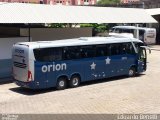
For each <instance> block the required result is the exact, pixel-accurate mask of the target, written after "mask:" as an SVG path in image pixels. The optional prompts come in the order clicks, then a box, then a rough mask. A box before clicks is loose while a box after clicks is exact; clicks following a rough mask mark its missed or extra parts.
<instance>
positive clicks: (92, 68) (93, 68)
mask: <svg viewBox="0 0 160 120" xmlns="http://www.w3.org/2000/svg"><path fill="white" fill-rule="evenodd" d="M90 66H91V70H95V69H96V64H95V63H94V62H93V63H92V64H91V65H90Z"/></svg>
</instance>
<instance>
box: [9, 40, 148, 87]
mask: <svg viewBox="0 0 160 120" xmlns="http://www.w3.org/2000/svg"><path fill="white" fill-rule="evenodd" d="M12 57H13V78H14V81H15V83H16V84H17V85H19V86H22V87H26V88H31V89H44V88H50V87H56V88H57V89H65V88H66V87H67V85H68V86H70V87H77V86H79V84H80V83H81V82H85V81H90V80H97V79H103V78H109V77H114V76H121V75H128V76H130V77H131V76H135V74H139V73H141V72H144V71H146V61H147V55H146V49H145V47H144V46H143V42H142V41H140V40H137V39H134V38H132V39H131V38H115V37H107V38H106V37H88V38H76V39H67V40H56V41H39V42H22V43H17V44H15V45H13V51H12Z"/></svg>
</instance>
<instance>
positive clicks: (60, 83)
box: [56, 77, 67, 90]
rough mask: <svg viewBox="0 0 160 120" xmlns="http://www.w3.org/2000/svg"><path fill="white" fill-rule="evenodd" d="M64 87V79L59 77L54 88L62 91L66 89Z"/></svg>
mask: <svg viewBox="0 0 160 120" xmlns="http://www.w3.org/2000/svg"><path fill="white" fill-rule="evenodd" d="M66 85H67V83H66V79H65V78H64V77H61V78H59V79H58V81H57V85H56V88H57V90H63V89H65V88H66Z"/></svg>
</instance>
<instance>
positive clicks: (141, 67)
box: [138, 47, 147, 72]
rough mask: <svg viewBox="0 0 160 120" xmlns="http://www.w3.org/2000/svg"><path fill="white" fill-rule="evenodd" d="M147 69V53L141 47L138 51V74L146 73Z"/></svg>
mask: <svg viewBox="0 0 160 120" xmlns="http://www.w3.org/2000/svg"><path fill="white" fill-rule="evenodd" d="M146 68H147V53H146V49H145V48H143V47H140V48H139V51H138V72H143V71H146Z"/></svg>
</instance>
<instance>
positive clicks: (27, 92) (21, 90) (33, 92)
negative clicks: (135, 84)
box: [10, 74, 145, 96]
mask: <svg viewBox="0 0 160 120" xmlns="http://www.w3.org/2000/svg"><path fill="white" fill-rule="evenodd" d="M143 75H145V74H140V75H137V76H135V77H140V76H143ZM127 78H128V77H126V76H119V77H112V78H106V79H99V80H93V81H88V82H83V83H81V84H80V86H79V87H83V86H89V85H93V84H100V83H105V82H112V81H118V80H124V79H127ZM66 89H72V88H66ZM75 89H76V88H75ZM10 90H11V91H13V92H16V93H20V94H23V95H27V96H32V95H37V94H43V93H48V92H54V91H58V90H56V88H49V89H38V90H32V89H28V88H22V87H16V88H10ZM59 91H60V90H59ZM62 91H63V90H62Z"/></svg>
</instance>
